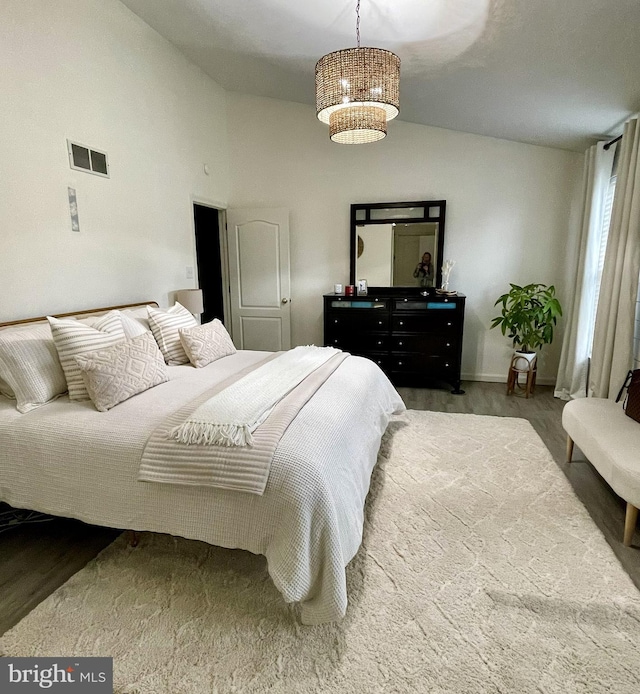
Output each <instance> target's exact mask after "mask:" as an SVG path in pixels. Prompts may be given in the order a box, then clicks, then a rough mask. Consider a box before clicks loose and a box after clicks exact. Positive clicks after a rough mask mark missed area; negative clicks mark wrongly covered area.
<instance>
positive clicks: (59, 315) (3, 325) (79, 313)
mask: <svg viewBox="0 0 640 694" xmlns="http://www.w3.org/2000/svg"><path fill="white" fill-rule="evenodd" d="M149 305H151V306H157V305H158V303H157V302H156V301H140V302H138V303H137V304H122V305H121V306H104V307H103V308H88V309H85V310H83V311H71V312H69V313H50V314H48V315H50V316H53V317H54V318H71V317H73V318H76V317H77V316H87V315H89V314H93V313H108V312H109V311H118V310H120V309H123V308H140V307H141V306H149ZM44 320H47V317H46V316H36V317H35V318H22V319H21V320H12V321H8V322H6V323H0V328H6V327H8V326H10V325H22V324H24V323H37V322H38V321H44Z"/></svg>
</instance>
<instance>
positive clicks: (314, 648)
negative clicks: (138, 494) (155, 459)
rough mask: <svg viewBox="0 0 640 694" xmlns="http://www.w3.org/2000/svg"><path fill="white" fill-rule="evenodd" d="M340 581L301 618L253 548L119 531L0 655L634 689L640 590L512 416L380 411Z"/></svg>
mask: <svg viewBox="0 0 640 694" xmlns="http://www.w3.org/2000/svg"><path fill="white" fill-rule="evenodd" d="M348 588H349V609H348V613H347V616H346V618H345V619H344V620H343V621H342V622H341V623H334V624H329V625H323V626H319V627H306V626H301V625H300V624H299V623H298V621H297V620H296V613H295V609H294V608H293V607H291V606H287V605H285V604H284V603H283V601H282V599H281V597H280V595H279V593H278V592H277V591H276V590H275V588H274V586H273V584H272V583H271V581H270V579H269V576H268V574H267V572H266V566H265V562H264V559H263V558H262V557H257V556H253V555H250V554H249V553H246V552H241V551H237V550H236V551H234V550H224V549H219V548H215V547H210V546H208V545H205V544H202V543H199V542H192V541H187V540H182V539H176V538H171V537H166V536H158V535H144V536H143V539H142V541H141V544H140V545H139V546H138V547H137V548H135V549H133V548H131V547H129V546H128V545H127V543H126V541H125V538H124V537H121V538H120V539H119V540H117V541H116V542H115V543H114V544H113V545H111V546H110V547H108V548H107V549H106V550H105V551H104V552H102V554H100V555H99V556H98V557H97V559H96V560H94V561H93V562H91V563H90V564H89V565H88V566H87V567H86V568H85V569H83V570H82V571H80V572H79V573H77V574H76V575H75V576H73V577H72V578H71V579H70V580H69V581H68V582H67V583H66V584H65V585H64V586H62V587H61V588H60V589H59V590H57V591H56V592H55V593H54V594H53V595H51V596H50V597H49V598H48V599H47V600H45V601H44V602H43V603H41V604H40V605H39V606H38V607H37V608H36V609H34V610H33V612H32V613H30V614H29V615H28V616H27V617H26V618H25V619H24V620H23V621H22V622H20V623H19V624H18V625H17V626H16V627H14V628H13V629H12V630H10V631H9V632H8V633H6V634H5V635H4V636H3V637H2V639H0V652H2V653H4V654H5V655H12V656H32V655H43V656H44V655H48V656H62V655H65V656H72V655H101V656H113V658H114V672H115V691H116V692H120V693H122V694H124V693H133V692H140V693H141V694H164V693H166V694H169V693H171V694H182V693H184V694H187V693H188V694H200V693H203V694H204V693H207V694H209V693H218V694H226V693H227V692H238V693H243V694H244V693H248V694H249V693H253V692H256V693H257V692H276V693H280V692H282V693H285V692H286V693H291V694H294V693H295V694H301V693H303V694H304V693H308V692H313V693H315V692H323V693H324V692H327V693H332V694H333V693H340V694H342V693H343V692H344V693H351V692H353V693H354V694H355V693H356V692H357V693H358V694H368V693H369V692H384V693H385V694H387V693H389V692H425V693H426V692H428V693H429V694H439V693H444V692H455V693H457V694H464V693H467V692H468V693H473V694H491V693H493V692H495V693H496V694H497V693H501V694H506V693H514V694H516V693H517V694H523V693H527V692H532V693H533V692H536V693H546V694H551V693H555V692H557V693H558V694H560V693H562V694H573V693H577V692H582V693H585V694H586V693H588V694H594V693H599V692H610V693H611V694H613V693H615V694H625V693H627V692H628V693H629V694H632V693H633V694H638V691H640V593H639V592H638V590H637V589H636V588H635V587H634V585H633V584H632V582H631V580H630V579H629V577H628V575H627V574H626V573H625V572H624V570H623V569H622V568H621V566H620V564H619V563H618V561H617V559H616V558H615V556H614V555H613V553H612V551H611V550H610V548H609V546H608V545H607V543H606V541H605V540H604V538H603V537H602V535H601V534H600V532H599V530H598V529H597V528H596V526H595V525H594V524H593V522H592V521H591V519H590V518H589V516H588V514H587V512H586V511H585V509H584V508H583V506H582V505H581V503H580V502H579V501H578V499H577V498H576V497H575V495H574V493H573V491H572V490H571V488H570V486H569V484H568V482H567V481H566V480H565V478H564V476H563V475H562V473H561V472H560V470H559V469H558V467H557V466H556V465H555V463H554V462H553V460H552V458H551V456H550V454H549V452H548V451H547V449H546V448H545V446H544V445H543V443H542V441H541V440H540V438H539V437H538V436H537V434H536V433H535V432H534V431H533V429H532V427H531V426H530V425H529V423H528V422H526V421H524V420H520V419H509V418H499V417H483V416H477V415H460V414H444V413H433V412H417V411H409V412H407V413H405V414H404V415H402V416H401V417H399V418H398V420H396V421H394V422H393V423H392V424H391V425H390V428H389V430H388V431H387V434H386V435H385V438H384V440H383V444H382V448H381V451H380V456H379V461H378V465H377V467H376V470H375V471H374V475H373V480H372V490H371V494H370V497H369V500H368V504H367V509H366V522H365V531H364V541H363V545H362V547H361V548H360V551H359V553H358V555H357V556H356V558H355V559H354V560H353V562H352V563H351V564H350V566H349V568H348Z"/></svg>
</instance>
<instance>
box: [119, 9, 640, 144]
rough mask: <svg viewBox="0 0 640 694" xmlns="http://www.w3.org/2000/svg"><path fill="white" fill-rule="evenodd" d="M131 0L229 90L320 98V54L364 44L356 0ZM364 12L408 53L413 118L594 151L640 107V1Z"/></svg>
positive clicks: (407, 93) (371, 36) (391, 44)
mask: <svg viewBox="0 0 640 694" xmlns="http://www.w3.org/2000/svg"><path fill="white" fill-rule="evenodd" d="M122 1H123V3H124V4H125V5H126V6H127V7H129V8H130V9H131V10H132V11H133V12H135V13H136V14H137V15H139V16H140V17H141V18H142V19H143V20H144V21H145V22H147V23H148V24H149V25H151V26H152V27H153V28H154V29H155V30H156V31H158V33H160V34H161V35H162V36H164V37H166V38H167V39H168V40H169V41H171V42H172V43H173V44H174V45H175V46H177V47H178V48H179V49H180V50H181V51H182V52H183V53H184V54H185V55H186V56H187V57H188V58H189V59H190V60H192V61H193V62H194V63H196V64H197V65H199V66H200V67H201V68H202V69H203V70H204V71H205V72H206V73H207V74H209V75H210V76H211V77H212V78H213V79H214V80H215V81H216V82H218V84H220V85H221V86H223V87H224V88H225V89H227V90H230V91H238V92H244V93H248V94H256V95H259V96H267V97H273V98H276V99H285V100H288V101H296V102H300V103H306V104H313V103H314V66H315V63H316V61H317V60H318V58H320V57H321V56H322V55H324V54H325V53H329V52H331V51H334V50H338V49H340V48H348V47H350V46H354V45H355V44H356V41H355V17H356V15H355V6H356V0H122ZM360 14H361V23H360V32H361V37H362V40H361V44H362V45H363V46H367V45H369V46H371V45H373V46H376V47H378V48H387V49H389V50H392V51H393V52H395V53H397V54H398V55H399V56H400V58H401V60H402V69H401V86H400V116H399V118H400V119H401V120H405V121H410V122H412V123H422V124H425V125H433V126H438V127H442V128H450V129H452V130H460V131H464V132H470V133H477V134H480V135H489V136H491V137H499V138H505V139H509V140H517V141H520V142H529V143H532V144H537V145H546V146H551V147H560V148H564V149H571V150H576V151H583V150H584V149H586V147H588V146H589V145H590V144H592V143H593V142H594V140H595V139H596V138H602V137H604V136H607V135H611V134H617V130H619V126H620V125H621V124H622V123H623V122H624V120H625V119H626V118H628V117H629V116H630V115H632V114H634V113H636V112H637V111H639V110H640V0H361V11H360ZM319 127H320V126H319ZM392 128H393V124H391V125H390V127H389V132H390V134H392V133H393V130H392Z"/></svg>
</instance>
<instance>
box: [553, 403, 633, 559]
mask: <svg viewBox="0 0 640 694" xmlns="http://www.w3.org/2000/svg"><path fill="white" fill-rule="evenodd" d="M562 426H563V427H564V430H565V431H566V432H567V462H568V463H570V462H571V456H572V454H573V444H574V442H575V443H577V444H578V446H579V447H580V450H581V451H582V452H583V453H584V455H585V457H586V458H587V460H588V461H589V462H590V463H591V464H592V465H593V467H594V468H595V469H596V470H597V471H598V472H599V473H600V474H601V475H602V477H603V478H604V479H605V480H606V482H607V483H608V484H609V486H610V487H611V488H612V489H613V491H614V492H615V493H616V494H618V496H621V497H622V498H623V499H624V500H625V501H626V502H627V514H626V519H625V524H624V540H623V541H624V544H625V546H627V547H629V545H631V540H632V538H633V531H634V530H635V527H636V522H637V519H638V508H640V424H639V423H638V422H636V421H634V420H633V419H631V417H627V415H626V414H625V413H624V410H623V409H622V406H621V405H620V404H618V403H615V402H613V400H606V399H604V398H580V399H578V400H572V401H571V402H568V403H567V404H566V405H565V406H564V409H563V410H562Z"/></svg>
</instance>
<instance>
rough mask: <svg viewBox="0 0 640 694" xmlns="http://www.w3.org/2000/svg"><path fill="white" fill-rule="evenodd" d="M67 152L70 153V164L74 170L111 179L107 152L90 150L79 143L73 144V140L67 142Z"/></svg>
mask: <svg viewBox="0 0 640 694" xmlns="http://www.w3.org/2000/svg"><path fill="white" fill-rule="evenodd" d="M67 150H68V152H69V164H70V166H71V168H72V169H76V170H77V171H86V172H87V173H92V174H95V175H96V176H104V177H105V178H109V164H108V162H107V153H106V152H101V151H100V150H98V149H90V148H89V147H85V146H84V145H80V144H78V143H77V142H71V140H67Z"/></svg>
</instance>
